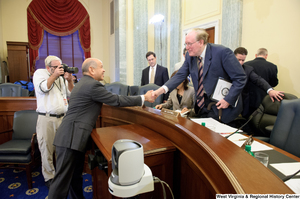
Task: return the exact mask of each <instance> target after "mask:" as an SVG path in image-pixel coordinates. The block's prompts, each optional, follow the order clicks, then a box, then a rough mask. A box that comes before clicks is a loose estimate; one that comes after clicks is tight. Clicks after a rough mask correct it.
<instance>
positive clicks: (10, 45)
mask: <svg viewBox="0 0 300 199" xmlns="http://www.w3.org/2000/svg"><path fill="white" fill-rule="evenodd" d="M6 43H7V56H8V59H7V61H8V70H9V81H10V82H12V83H14V82H16V81H19V80H25V81H30V74H29V64H28V60H29V46H28V42H11V41H7V42H6Z"/></svg>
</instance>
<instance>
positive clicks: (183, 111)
mask: <svg viewBox="0 0 300 199" xmlns="http://www.w3.org/2000/svg"><path fill="white" fill-rule="evenodd" d="M187 111H189V109H188V108H186V107H184V108H183V109H182V110H181V112H180V113H181V114H182V113H185V112H187Z"/></svg>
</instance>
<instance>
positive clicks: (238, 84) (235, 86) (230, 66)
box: [222, 48, 247, 106]
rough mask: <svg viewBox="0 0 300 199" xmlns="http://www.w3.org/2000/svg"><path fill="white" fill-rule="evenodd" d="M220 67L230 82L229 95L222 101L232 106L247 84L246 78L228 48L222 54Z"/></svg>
mask: <svg viewBox="0 0 300 199" xmlns="http://www.w3.org/2000/svg"><path fill="white" fill-rule="evenodd" d="M222 65H223V68H224V70H225V71H226V73H227V74H228V76H229V77H230V80H231V82H232V86H231V88H230V90H229V93H228V95H227V96H225V98H224V100H225V101H226V102H228V103H229V104H230V105H232V106H234V105H235V102H236V100H237V99H238V97H239V95H240V94H241V92H242V90H243V88H244V86H245V84H246V82H247V77H246V74H245V72H244V70H243V68H242V67H241V65H240V63H239V62H238V60H237V59H236V57H235V56H234V54H233V52H232V51H231V50H230V49H229V48H225V49H224V50H223V52H222Z"/></svg>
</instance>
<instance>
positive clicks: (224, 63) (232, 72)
mask: <svg viewBox="0 0 300 199" xmlns="http://www.w3.org/2000/svg"><path fill="white" fill-rule="evenodd" d="M185 46H186V49H187V51H188V52H187V54H186V59H185V62H184V63H183V65H182V67H181V68H180V69H179V71H178V72H177V74H176V75H175V76H174V77H172V78H171V79H170V80H169V81H167V82H166V83H165V84H164V85H163V86H162V87H160V88H159V89H157V90H156V91H154V92H153V93H152V96H153V97H154V98H155V97H157V96H159V95H161V94H162V93H166V92H168V91H172V90H173V89H175V88H176V87H177V86H178V85H179V84H180V83H181V82H183V80H184V79H185V78H186V77H187V76H188V75H189V74H191V77H192V81H193V86H194V89H195V93H196V95H195V97H196V99H195V102H196V103H195V112H196V113H197V117H201V118H205V117H212V118H214V119H219V109H222V116H221V117H220V119H221V121H222V122H224V123H227V124H228V123H230V122H231V121H233V120H234V119H235V118H236V117H237V116H238V115H239V114H240V113H241V111H242V100H241V92H242V90H243V88H244V86H245V84H246V80H247V78H246V75H245V72H244V71H243V69H242V68H241V66H240V64H239V62H238V61H237V59H236V58H235V56H234V54H233V52H232V50H230V49H229V48H227V47H225V46H222V45H217V44H211V43H208V34H207V32H206V31H205V30H204V29H200V28H195V29H192V30H191V31H190V32H189V33H188V34H187V36H186V38H185ZM220 78H221V79H225V80H228V81H230V82H231V83H232V86H231V88H230V90H229V91H228V92H226V94H227V95H224V98H223V99H221V100H219V101H216V104H215V106H212V108H211V109H210V110H208V105H209V104H210V103H211V102H214V100H212V99H211V96H212V94H213V93H214V90H215V87H216V84H217V82H218V80H219V79H220Z"/></svg>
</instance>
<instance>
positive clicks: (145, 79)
mask: <svg viewBox="0 0 300 199" xmlns="http://www.w3.org/2000/svg"><path fill="white" fill-rule="evenodd" d="M149 71H150V66H148V67H147V68H145V69H144V70H143V73H142V80H141V86H144V85H146V84H149ZM168 80H169V74H168V69H167V68H165V67H163V66H160V65H158V64H157V66H156V72H155V77H154V84H156V85H158V86H162V85H164V84H165V83H166V82H167V81H168ZM168 97H169V93H167V94H164V96H163V100H167V99H168Z"/></svg>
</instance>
